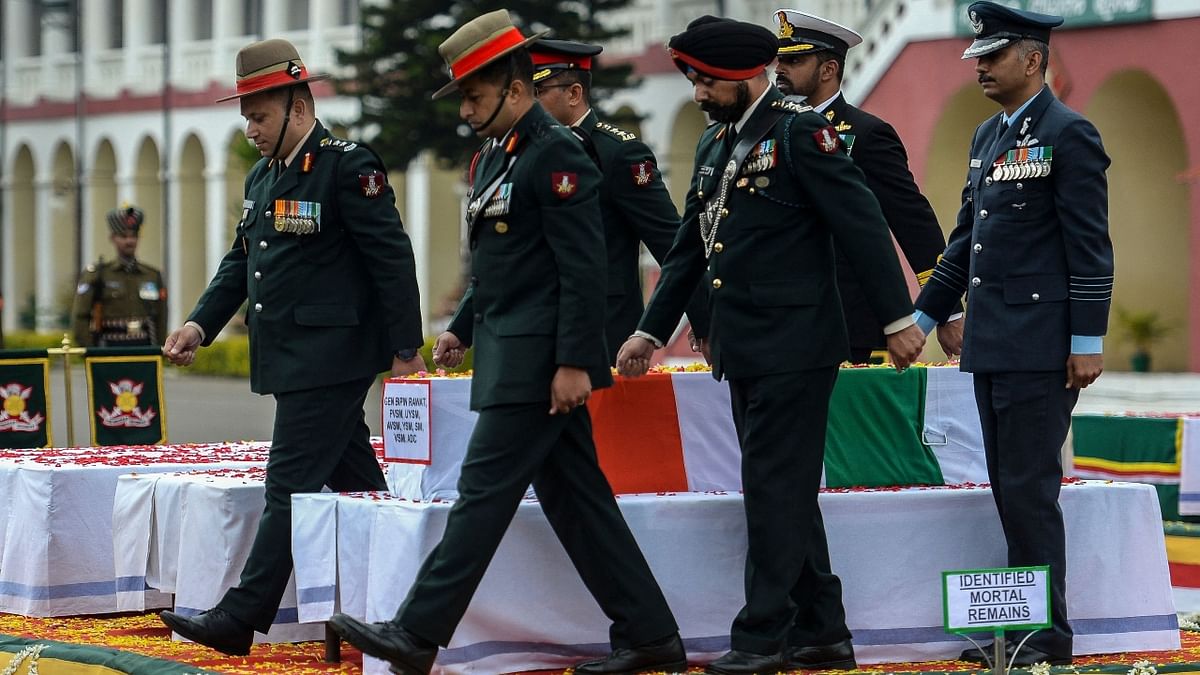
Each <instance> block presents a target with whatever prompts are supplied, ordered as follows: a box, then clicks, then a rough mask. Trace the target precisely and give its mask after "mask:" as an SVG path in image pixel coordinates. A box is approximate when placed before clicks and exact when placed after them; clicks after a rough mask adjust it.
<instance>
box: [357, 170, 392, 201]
mask: <svg viewBox="0 0 1200 675" xmlns="http://www.w3.org/2000/svg"><path fill="white" fill-rule="evenodd" d="M358 184H359V185H360V186H362V194H363V196H364V197H366V198H367V199H375V198H376V197H378V196H379V195H381V194H383V186H385V185H387V176H385V175H384V174H383V172H382V171H372V172H371V173H368V174H360V175H359V176H358Z"/></svg>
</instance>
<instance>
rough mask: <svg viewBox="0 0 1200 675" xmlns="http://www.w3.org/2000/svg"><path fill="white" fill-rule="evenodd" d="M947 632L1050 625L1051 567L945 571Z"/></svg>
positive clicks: (943, 595) (944, 589)
mask: <svg viewBox="0 0 1200 675" xmlns="http://www.w3.org/2000/svg"><path fill="white" fill-rule="evenodd" d="M942 600H943V608H944V617H945V627H946V632H947V633H972V632H983V631H1000V630H1034V629H1037V628H1049V627H1050V567H1049V566H1048V565H1042V566H1039V567H1007V568H997V569H983V570H955V571H951V572H942Z"/></svg>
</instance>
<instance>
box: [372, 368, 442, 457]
mask: <svg viewBox="0 0 1200 675" xmlns="http://www.w3.org/2000/svg"><path fill="white" fill-rule="evenodd" d="M380 398H381V400H382V406H381V407H382V411H381V412H382V421H381V424H380V425H379V426H380V429H381V431H382V433H383V458H384V459H385V460H387V461H389V462H404V463H408V464H429V463H431V462H432V461H433V457H432V454H431V453H432V445H433V443H432V438H433V436H432V431H431V429H430V425H429V417H430V415H429V410H430V400H431V399H432V398H433V383H432V382H431V381H429V380H405V379H402V378H388V379H386V380H384V382H383V395H382V396H381V397H380Z"/></svg>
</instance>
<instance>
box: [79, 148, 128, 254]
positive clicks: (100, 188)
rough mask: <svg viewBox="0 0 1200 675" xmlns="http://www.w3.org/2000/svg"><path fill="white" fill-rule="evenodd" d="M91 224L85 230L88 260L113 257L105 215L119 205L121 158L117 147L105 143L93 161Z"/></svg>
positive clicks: (90, 196)
mask: <svg viewBox="0 0 1200 675" xmlns="http://www.w3.org/2000/svg"><path fill="white" fill-rule="evenodd" d="M88 203H89V207H90V208H89V209H88V214H90V215H89V216H87V221H86V222H84V224H83V227H84V229H85V230H86V231H87V233H88V234H89V235H90V236H85V237H84V239H83V241H84V243H85V244H87V245H88V247H87V248H86V249H85V250H84V252H83V257H84V259H85V260H95V259H97V258H99V257H100V256H105V257H106V258H109V257H112V255H113V251H112V246H110V245H109V241H108V235H109V230H108V222H107V221H106V220H105V218H104V215H105V214H106V213H108V211H109V210H110V209H112V208H114V207H116V206H117V205H118V203H119V202H118V197H117V155H116V151H115V150H114V149H113V144H112V143H111V142H110V141H109V140H108V139H107V138H105V139H102V140H101V141H100V143H99V144H98V145H97V146H96V153H95V155H94V159H93V160H92V170H91V173H90V174H89V177H88Z"/></svg>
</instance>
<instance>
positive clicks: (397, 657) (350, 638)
mask: <svg viewBox="0 0 1200 675" xmlns="http://www.w3.org/2000/svg"><path fill="white" fill-rule="evenodd" d="M328 623H329V627H330V628H332V629H333V632H335V633H337V634H338V635H340V636H341V637H342V639H343V640H345V641H346V642H349V643H350V644H352V645H354V646H355V647H358V649H359V651H361V652H362V653H364V654H370V655H371V656H374V657H376V658H380V659H386V660H387V661H388V662H389V663H391V664H392V672H393V673H400V675H427V674H428V673H429V671H430V670H431V669H432V668H433V660H434V659H435V658H437V646H436V645H434V646H429V645H428V644H427V643H426V642H425V641H424V640H422V639H421V638H418V637H417V636H415V635H413V634H412V633H410V632H408V631H406V630H404V627H402V626H401V625H400V624H398V623H396V622H395V621H377V622H375V623H363V622H362V621H359V620H358V619H355V618H352V617H350V616H347V615H345V614H334V615H333V616H332V617H330V618H329V621H328Z"/></svg>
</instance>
